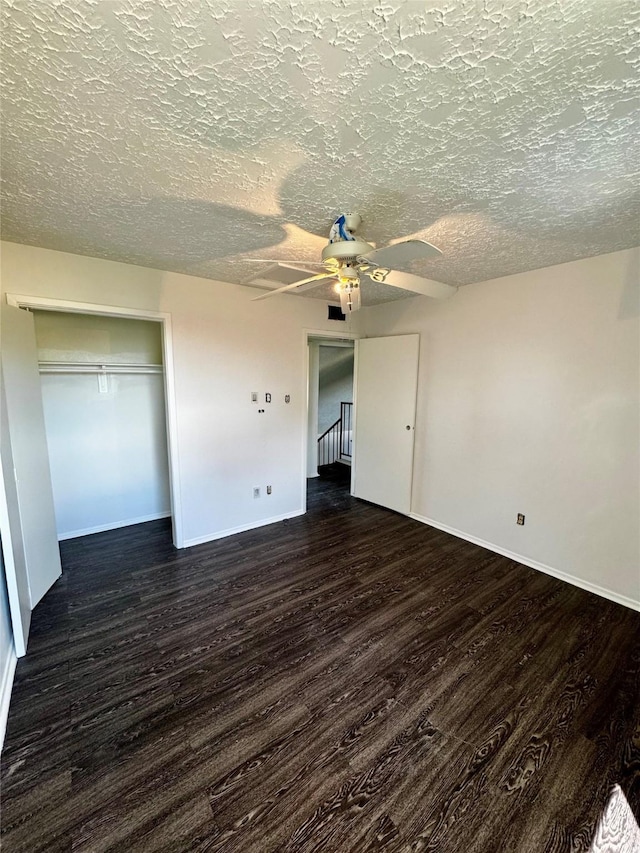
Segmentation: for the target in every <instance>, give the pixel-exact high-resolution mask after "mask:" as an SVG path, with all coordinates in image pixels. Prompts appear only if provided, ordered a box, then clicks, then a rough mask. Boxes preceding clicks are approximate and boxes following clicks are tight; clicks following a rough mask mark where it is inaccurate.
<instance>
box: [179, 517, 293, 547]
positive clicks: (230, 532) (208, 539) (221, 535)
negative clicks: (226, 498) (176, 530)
mask: <svg viewBox="0 0 640 853" xmlns="http://www.w3.org/2000/svg"><path fill="white" fill-rule="evenodd" d="M305 512H306V510H304V509H298V510H296V511H295V512H285V513H284V515H274V516H273V517H272V518H264V519H263V520H262V521H252V522H250V523H249V524H241V525H240V526H239V527H229V528H228V529H227V530H221V531H220V532H219V533H209V534H207V535H206V536H197V537H196V538H195V539H185V541H184V545H183V547H184V548H191V546H192V545H204V543H205V542H214V541H215V540H216V539H224V538H225V536H233V535H234V533H246V532H247V530H255V529H256V528H257V527H265V526H266V525H267V524H276V522H278V521H286V520H287V519H288V518H297V516H299V515H304V514H305Z"/></svg>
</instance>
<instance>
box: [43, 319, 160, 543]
mask: <svg viewBox="0 0 640 853" xmlns="http://www.w3.org/2000/svg"><path fill="white" fill-rule="evenodd" d="M32 313H33V317H34V324H35V333H36V344H37V349H38V369H39V373H40V382H41V389H42V401H43V409H44V418H45V432H46V439H47V446H48V454H49V464H50V470H51V480H52V487H53V498H54V507H55V515H56V528H57V535H58V539H59V540H62V539H70V538H74V537H77V536H85V535H87V534H90V533H98V532H101V531H104V530H111V529H115V528H118V527H125V526H128V525H133V524H140V523H142V522H145V521H151V520H154V519H159V518H168V517H170V516H171V489H170V476H169V459H168V445H167V420H166V399H165V382H164V359H163V343H162V326H161V324H160V323H158V322H153V321H150V320H143V319H131V318H124V317H113V316H104V315H99V314H82V313H65V312H61V311H46V310H40V309H37V310H34V311H33V312H32Z"/></svg>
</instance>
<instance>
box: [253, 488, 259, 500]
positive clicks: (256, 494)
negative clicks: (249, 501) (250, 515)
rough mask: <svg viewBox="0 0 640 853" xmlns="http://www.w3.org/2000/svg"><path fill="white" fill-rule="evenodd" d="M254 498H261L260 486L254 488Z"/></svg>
mask: <svg viewBox="0 0 640 853" xmlns="http://www.w3.org/2000/svg"><path fill="white" fill-rule="evenodd" d="M253 496H254V498H259V497H260V486H254V487H253Z"/></svg>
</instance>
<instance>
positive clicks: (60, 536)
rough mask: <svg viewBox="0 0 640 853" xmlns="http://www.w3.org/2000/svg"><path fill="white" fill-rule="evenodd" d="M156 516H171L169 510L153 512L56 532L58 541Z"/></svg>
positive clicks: (138, 522) (153, 519) (113, 528)
mask: <svg viewBox="0 0 640 853" xmlns="http://www.w3.org/2000/svg"><path fill="white" fill-rule="evenodd" d="M158 518H171V513H170V512H153V513H151V515H141V516H139V517H138V518H126V519H125V520H124V521H112V522H111V523H110V524H98V525H97V527H85V528H83V529H82V530H69V531H67V532H66V533H58V542H62V540H63V539H77V537H78V536H89V535H90V534H92V533H104V532H105V530H118V528H119V527H130V526H131V525H132V524H144V523H145V521H156V520H157V519H158Z"/></svg>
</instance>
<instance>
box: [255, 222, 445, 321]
mask: <svg viewBox="0 0 640 853" xmlns="http://www.w3.org/2000/svg"><path fill="white" fill-rule="evenodd" d="M361 222H362V219H361V217H360V216H359V215H358V214H357V213H343V214H341V215H340V216H339V217H338V218H337V219H336V220H335V222H334V223H333V225H332V226H331V231H330V232H329V242H328V244H327V245H326V246H325V247H324V249H323V250H322V264H315V263H310V262H308V261H300V262H299V264H300V266H299V267H297V266H296V264H295V263H284V262H280V261H264V260H259V259H257V258H255V259H251V260H254V261H256V262H258V263H272V264H278V265H279V266H282V267H285V268H288V269H292V268H293V269H296V268H300V271H301V272H305V271H306V270H305V269H304V267H308V266H324V267H325V269H326V272H322V273H319V274H317V275H312V276H309V277H308V278H303V279H300V281H294V282H293V283H292V284H286V285H285V286H284V287H278V288H277V289H276V290H270V291H269V292H268V293H263V294H261V295H260V296H256V297H255V298H254V300H253V301H254V302H256V301H258V300H260V299H268V298H269V297H270V296H275V295H276V294H277V293H284V292H285V291H287V290H292V291H295V292H296V293H300V292H302V291H305V290H310V289H311V288H314V287H318V286H319V285H321V284H324V283H326V282H328V281H329V280H330V279H335V281H336V285H335V289H336V292H337V293H338V295H339V296H340V306H341V308H342V312H343V314H348V313H351V312H352V311H357V310H358V308H360V304H361V303H360V282H361V277H362V276H368V277H369V278H370V279H372V280H373V281H376V282H379V283H381V284H388V285H390V286H391V287H399V288H401V289H402V290H412V291H414V293H420V294H422V295H423V296H431V297H434V298H435V299H443V298H445V297H447V296H451V295H452V294H453V293H455V292H456V290H457V288H456V287H454V286H452V285H450V284H444V283H443V282H439V281H431V280H430V279H427V278H421V277H420V276H418V275H413V274H412V273H408V272H401V271H400V270H397V269H392V267H395V266H398V265H399V266H402V265H403V264H406V263H409V262H410V261H414V260H417V259H418V258H430V257H435V256H437V255H441V254H442V252H441V251H440V250H439V249H436V247H435V246H432V245H431V243H427V242H426V241H425V240H404V241H403V242H401V243H394V244H393V245H392V246H384V247H382V248H380V249H374V247H373V246H371V245H369V243H366V242H365V241H364V240H362V239H361V238H360V237H356V231H357V230H358V228H359V226H360V223H361Z"/></svg>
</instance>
